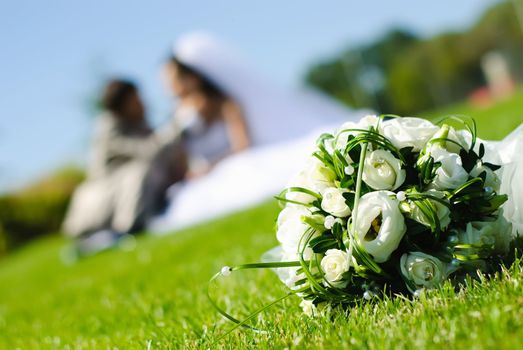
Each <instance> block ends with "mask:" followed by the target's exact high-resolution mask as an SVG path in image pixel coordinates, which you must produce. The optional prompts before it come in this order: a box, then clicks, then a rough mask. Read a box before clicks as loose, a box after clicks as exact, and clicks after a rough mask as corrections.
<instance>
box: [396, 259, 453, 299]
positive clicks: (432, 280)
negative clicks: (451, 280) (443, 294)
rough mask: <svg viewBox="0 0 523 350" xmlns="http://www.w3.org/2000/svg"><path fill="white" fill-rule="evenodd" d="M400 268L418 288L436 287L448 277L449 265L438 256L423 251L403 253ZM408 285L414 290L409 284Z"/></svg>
mask: <svg viewBox="0 0 523 350" xmlns="http://www.w3.org/2000/svg"><path fill="white" fill-rule="evenodd" d="M400 268H401V273H402V275H403V276H404V277H405V278H406V279H407V280H408V281H410V282H411V283H412V284H414V285H415V286H416V288H427V289H431V288H435V287H437V286H439V285H440V284H441V283H442V282H443V281H444V280H445V278H447V265H446V264H445V263H443V262H442V261H441V260H439V259H438V258H436V257H433V256H431V255H427V254H424V253H421V252H412V253H409V254H403V255H402V256H401V259H400ZM407 287H408V288H409V290H411V292H413V290H412V288H411V287H410V286H409V284H407Z"/></svg>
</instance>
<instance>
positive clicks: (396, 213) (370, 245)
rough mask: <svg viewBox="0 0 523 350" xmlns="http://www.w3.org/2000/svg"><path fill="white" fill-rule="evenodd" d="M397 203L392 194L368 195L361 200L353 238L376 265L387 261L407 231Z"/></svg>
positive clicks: (378, 192)
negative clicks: (354, 237) (372, 258)
mask: <svg viewBox="0 0 523 350" xmlns="http://www.w3.org/2000/svg"><path fill="white" fill-rule="evenodd" d="M391 196H392V197H391ZM398 204H399V201H398V200H397V199H396V195H395V194H394V192H389V191H376V192H369V193H367V194H365V195H364V196H362V197H361V198H360V202H359V204H358V209H357V212H356V215H357V218H355V227H354V228H355V232H356V238H357V239H358V242H359V243H360V244H361V245H362V246H363V248H365V250H366V251H367V252H368V253H369V254H371V255H372V256H373V257H374V260H375V261H376V262H378V263H382V262H385V261H387V260H388V259H389V257H390V255H391V254H392V252H394V251H395V250H396V249H397V248H398V245H399V243H400V241H401V239H402V238H403V235H404V234H405V232H406V231H407V227H406V226H405V219H404V218H403V215H401V212H400V210H399V208H398Z"/></svg>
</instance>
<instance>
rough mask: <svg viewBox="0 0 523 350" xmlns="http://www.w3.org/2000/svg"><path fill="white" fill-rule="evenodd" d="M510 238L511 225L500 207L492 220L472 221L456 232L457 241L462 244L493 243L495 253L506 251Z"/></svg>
mask: <svg viewBox="0 0 523 350" xmlns="http://www.w3.org/2000/svg"><path fill="white" fill-rule="evenodd" d="M511 240H512V227H511V225H510V223H509V222H508V221H507V220H506V219H505V217H504V216H503V210H502V209H500V210H499V212H498V217H497V219H496V220H495V221H494V220H493V221H472V222H469V223H468V224H467V227H466V229H465V231H461V232H459V233H458V241H459V242H460V243H462V244H481V245H483V244H485V245H494V251H495V252H496V253H501V254H503V253H507V252H508V250H509V246H510V242H511Z"/></svg>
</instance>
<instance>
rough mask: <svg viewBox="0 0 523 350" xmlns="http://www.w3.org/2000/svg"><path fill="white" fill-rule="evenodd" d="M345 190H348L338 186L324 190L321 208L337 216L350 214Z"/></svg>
mask: <svg viewBox="0 0 523 350" xmlns="http://www.w3.org/2000/svg"><path fill="white" fill-rule="evenodd" d="M345 192H347V191H346V190H343V189H341V188H337V187H329V188H327V189H326V190H325V191H323V199H322V200H321V209H323V210H325V211H326V212H327V213H329V214H331V215H334V216H337V217H345V216H348V215H349V214H350V213H351V210H350V208H349V206H348V205H347V203H345V198H344V197H343V193H345Z"/></svg>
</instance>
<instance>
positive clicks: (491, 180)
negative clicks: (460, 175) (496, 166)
mask: <svg viewBox="0 0 523 350" xmlns="http://www.w3.org/2000/svg"><path fill="white" fill-rule="evenodd" d="M483 172H485V175H486V176H485V186H487V187H491V188H492V189H493V190H494V191H496V192H499V188H500V186H501V180H500V179H499V177H498V175H496V173H495V172H493V171H492V169H490V168H489V167H486V166H484V165H483V163H481V162H478V163H477V164H476V166H474V168H472V170H471V171H470V175H471V176H473V177H477V176H479V174H481V173H483Z"/></svg>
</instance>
